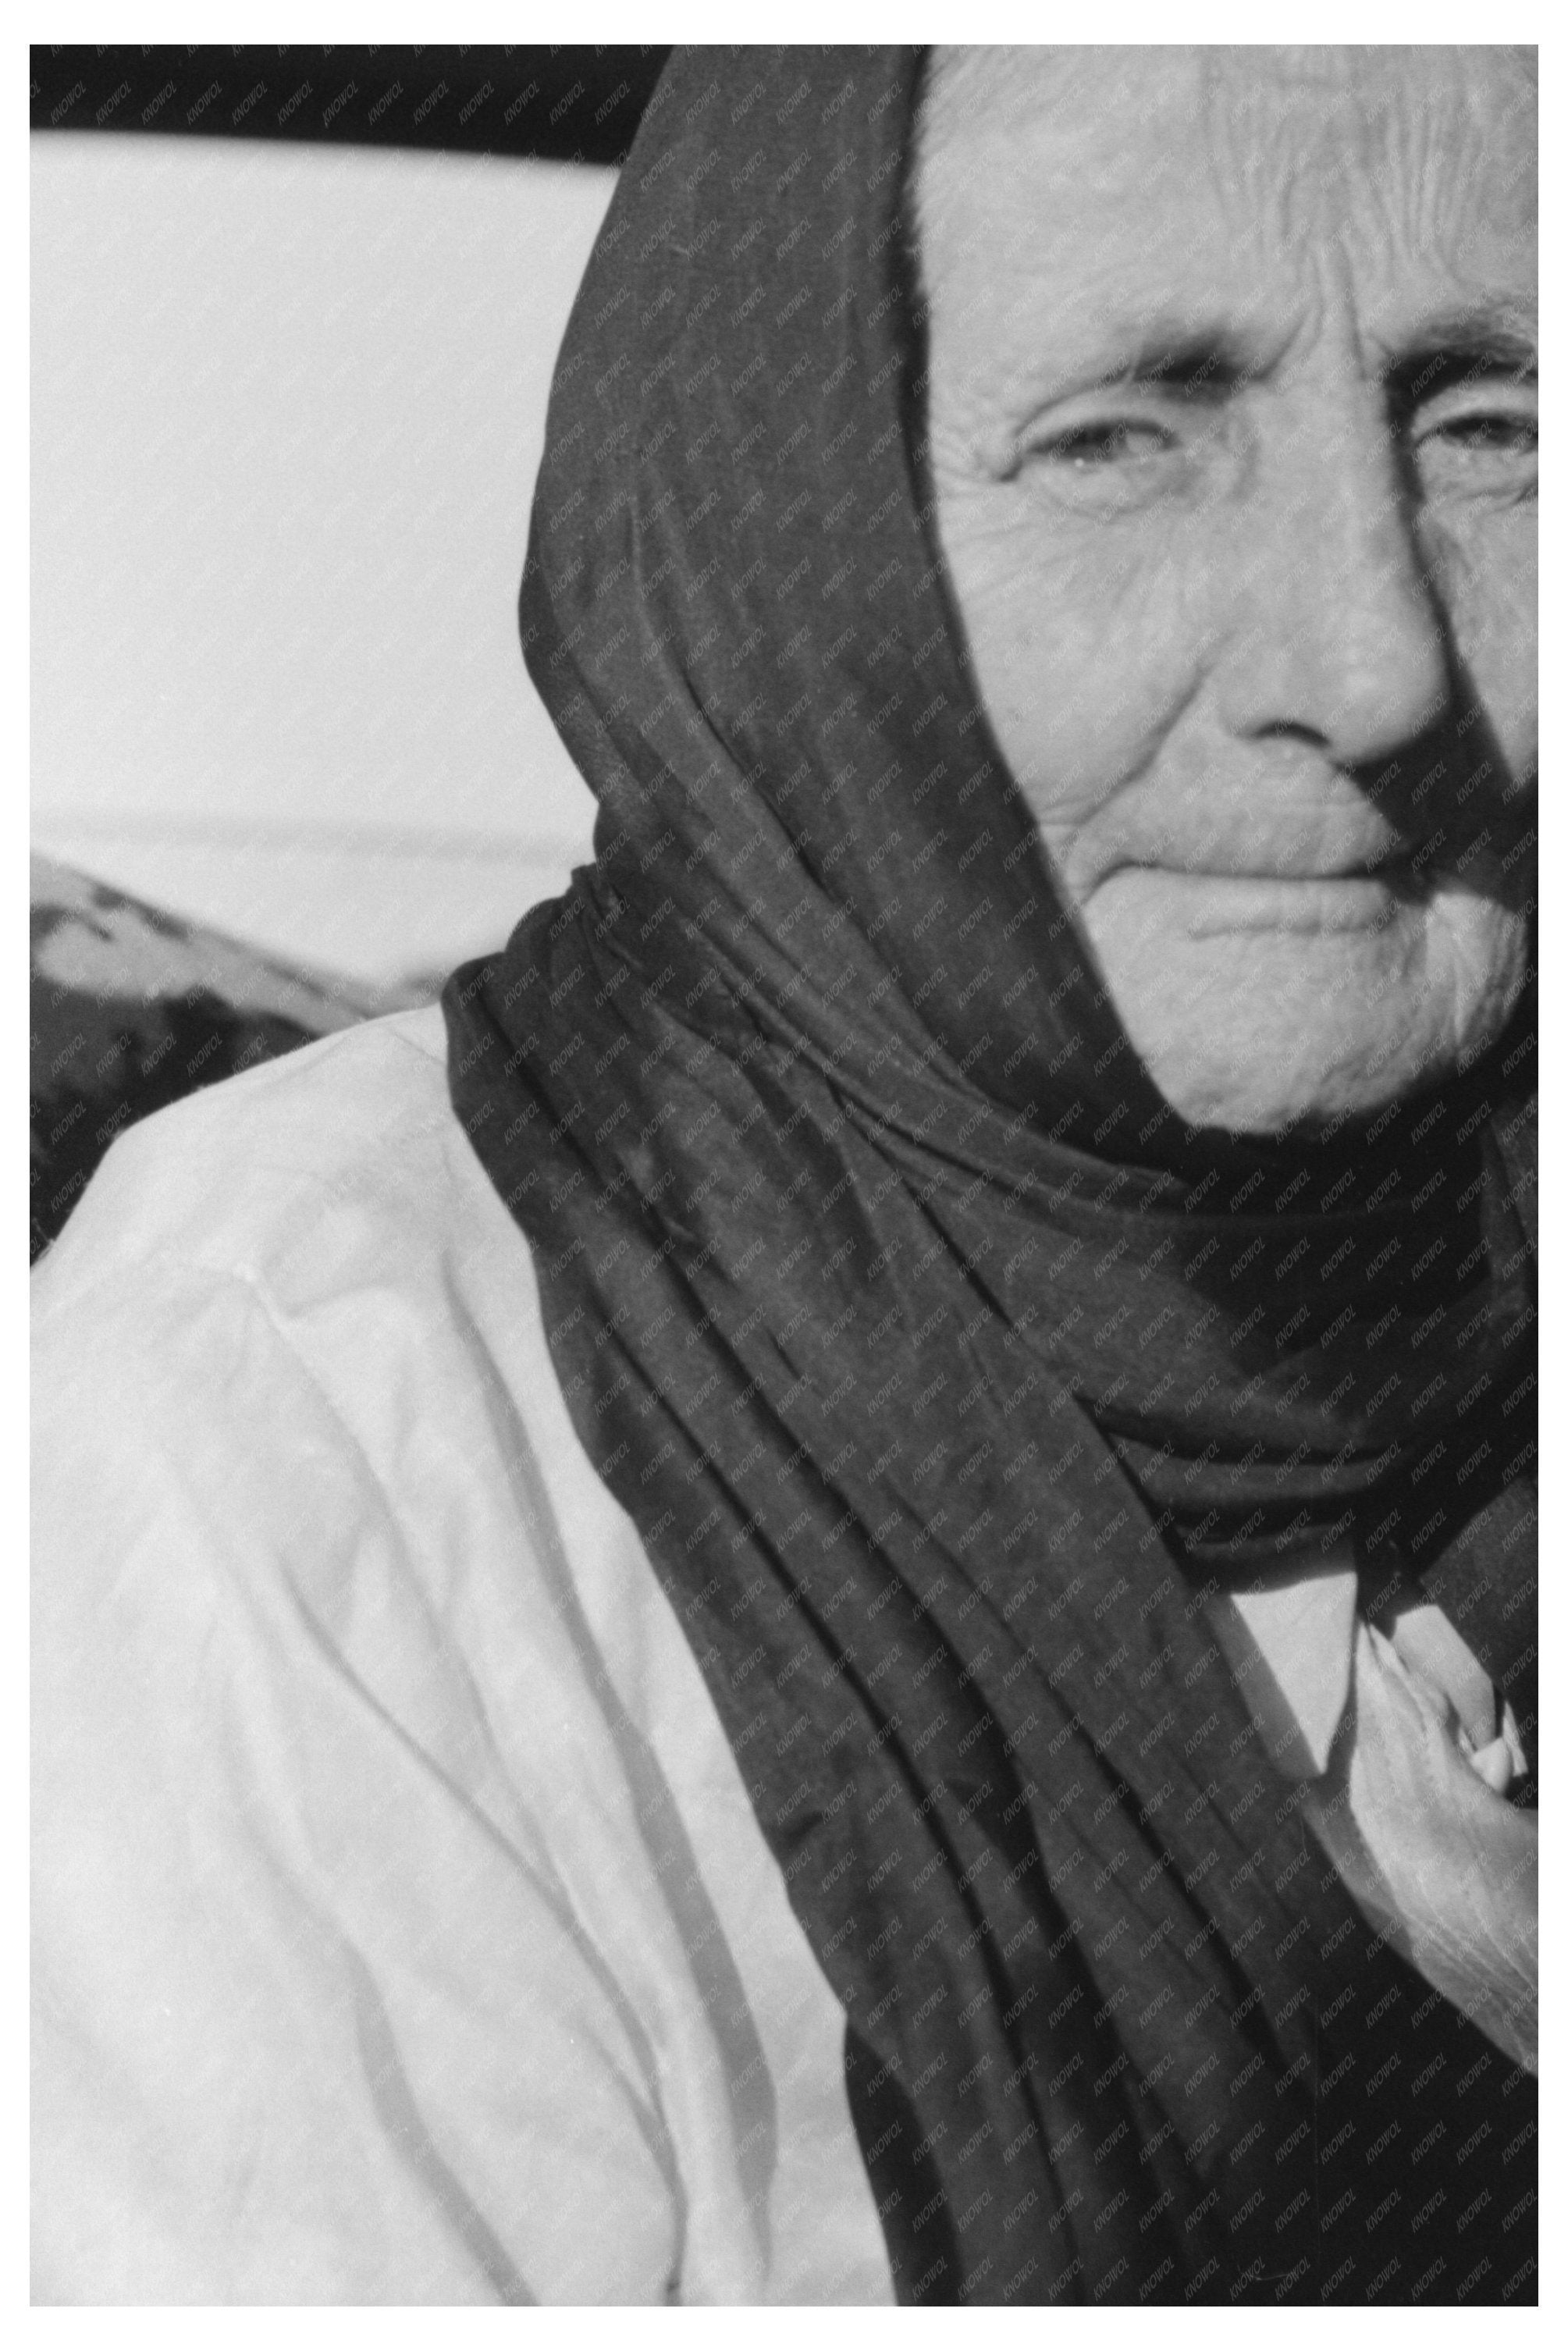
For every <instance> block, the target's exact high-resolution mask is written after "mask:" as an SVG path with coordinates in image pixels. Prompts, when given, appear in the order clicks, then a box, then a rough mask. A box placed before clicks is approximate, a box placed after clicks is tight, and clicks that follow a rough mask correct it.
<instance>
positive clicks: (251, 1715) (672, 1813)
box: [34, 1011, 892, 2303]
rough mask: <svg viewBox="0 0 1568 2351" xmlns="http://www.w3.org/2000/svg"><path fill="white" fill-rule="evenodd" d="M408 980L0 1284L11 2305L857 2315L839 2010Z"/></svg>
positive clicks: (112, 1165) (84, 1213)
mask: <svg viewBox="0 0 1568 2351" xmlns="http://www.w3.org/2000/svg"><path fill="white" fill-rule="evenodd" d="M444 1054H445V1045H444V1030H443V1026H442V1022H441V1018H440V1015H439V1012H437V1011H431V1012H425V1013H419V1014H414V1015H399V1016H396V1017H394V1018H393V1019H390V1020H382V1021H377V1022H373V1023H370V1024H367V1025H366V1026H365V1027H363V1028H361V1029H353V1030H350V1031H348V1032H346V1033H344V1034H342V1035H340V1036H337V1037H334V1038H330V1039H328V1040H325V1041H323V1042H322V1043H321V1044H319V1045H317V1046H314V1047H311V1048H308V1049H307V1050H304V1051H302V1052H299V1053H298V1054H296V1055H293V1056H290V1057H289V1058H287V1060H285V1061H279V1062H277V1063H275V1064H272V1065H270V1066H269V1067H267V1068H265V1069H262V1070H260V1071H255V1072H253V1073H251V1074H249V1075H247V1076H246V1077H244V1078H241V1079H237V1080H234V1081H229V1082H227V1083H225V1084H223V1085H220V1086H217V1087H214V1088H212V1089H210V1090H209V1091H208V1092H204V1093H201V1094H197V1095H195V1096H193V1097H191V1098H189V1099H188V1100H187V1101H185V1102H182V1103H181V1104H179V1105H177V1106H176V1107H175V1108H174V1109H173V1110H172V1111H169V1112H165V1113H161V1114H159V1115H158V1116H156V1117H154V1118H152V1119H151V1120H148V1121H147V1122H145V1123H143V1124H141V1125H140V1126H138V1127H136V1128H133V1129H132V1130H131V1132H130V1133H128V1134H126V1135H125V1136H123V1137H122V1138H121V1139H120V1142H118V1143H117V1144H116V1145H115V1146H114V1148H113V1150H112V1151H111V1152H110V1155H109V1157H108V1159H107V1160H106V1162H105V1163H104V1165H103V1167H102V1168H101V1170H100V1171H99V1175H97V1176H96V1177H95V1179H94V1181H93V1182H92V1184H91V1185H90V1186H89V1188H88V1191H87V1193H86V1196H84V1198H83V1200H82V1202H81V1203H80V1205H79V1207H78V1210H77V1212H76V1215H75V1216H74V1217H73V1218H72V1220H71V1223H70V1225H69V1226H68V1228H67V1229H66V1231H65V1233H64V1235H63V1236H62V1237H61V1238H60V1240H59V1241H58V1242H57V1244H56V1246H55V1248H54V1249H52V1250H51V1251H50V1252H49V1254H48V1255H47V1257H46V1259H44V1260H43V1262H42V1264H41V1266H40V1268H39V1269H38V1272H37V1276H36V1277H35V1284H36V1287H35V1310H36V1311H35V1332H36V1339H37V1364H36V1371H35V1407H36V1408H35V1529H36V1549H35V1555H36V1561H37V1568H36V1587H35V1604H34V1606H35V1655H36V1673H35V1700H34V1719H35V1853H36V1872H35V1877H36V1882H35V1902H34V1918H35V1935H36V1960H35V1985H36V1991H37V2022H36V2034H37V2068H36V2087H35V2198H36V2207H37V2231H36V2262H37V2272H36V2276H35V2286H34V2292H35V2298H37V2299H39V2300H43V2301H73V2302H88V2303H116V2302H160V2303H161V2302H171V2303H188V2302H216V2303H225V2302H227V2303H234V2302H253V2303H319V2302H338V2303H463V2302H484V2301H491V2302H494V2301H502V2302H522V2301H528V2300H534V2299H538V2300H550V2301H564V2302H604V2301H612V2302H613V2301H623V2302H633V2301H648V2300H660V2299H679V2300H685V2301H698V2302H748V2301H780V2302H790V2301H810V2302H825V2303H838V2302H857V2301H860V2302H864V2301H873V2302H885V2301H890V2300H891V2299H892V2285H891V2280H890V2276H889V2273H888V2266H887V2260H886V2254H885V2251H884V2247H883V2238H882V2232H881V2229H880V2226H879V2224H878V2220H877V2216H876V2211H875V2207H874V2204H873V2199H872V2195H871V2190H870V2188H869V2185H868V2183H867V2180H866V2178H865V2174H864V2169H863V2167H862V2162H861V2159H860V2156H859V2152H858V2149H857V2147H856V2145H855V2140H854V2135H853V2131H852V2126H851V2122H850V2118H849V2114H848V2107H847V2100H846V2097H845V2093H844V2086H843V2075H842V2032H843V2018H842V2013H841V2009H840V2007H839V2005H838V2003H837V2001H836V2000H835V1999H834V1997H833V1995H832V1994H831V1991H830V1989H829V1987H828V1985H827V1983H826V1981H825V1980H824V1979H823V1977H822V1975H821V1970H820V1969H819V1968H818V1966H817V1963H816V1960H815V1959H814V1957H813V1955H812V1953H811V1951H810V1946H809V1944H808V1942H807V1940H806V1938H805V1937H804V1935H803V1933H802V1932H801V1930H800V1927H799V1925H798V1923H797V1922H796V1920H795V1918H794V1916H793V1913H792V1912H791V1910H790V1908H789V1901H788V1897H787V1894H786V1891H785V1887H784V1884H783V1880H782V1877H781V1875H780V1873H779V1869H778V1866H777V1865H776V1864H775V1863H774V1861H773V1859H772V1857H771V1855H769V1853H768V1849H767V1846H766V1844H765V1843H764V1841H763V1839H762V1837H761V1834H760V1833H759V1831H758V1827H757V1824H756V1821H755V1818H754V1816H753V1814H752V1812H751V1808H750V1804H749V1802H748V1800H747V1796H746V1793H745V1790H744V1787H743V1785H742V1782H741V1780H740V1777H739V1773H738V1771H737V1767H736V1764H735V1761H734V1758H733V1756H732V1754H731V1752H730V1750H729V1747H728V1744H727V1740H726V1739H725V1737H724V1734H723V1731H722V1729H721V1727H720V1725H719V1722H718V1719H717V1717H716V1713H715V1711H714V1708H713V1706H712V1702H711V1700H710V1699H709V1698H708V1695H707V1692H706V1687H705V1685H704V1683H703V1680H702V1677H701V1675H700V1672H699V1671H698V1668H697V1667H696V1665H695V1659H694V1658H693V1656H692V1653H691V1650H690V1647H689V1646H688V1644H687V1642H686V1639H685V1635H684V1634H683V1632H682V1630H681V1627H680V1625H679V1622H678V1620H677V1618H676V1616H675V1614H674V1611H673V1609H672V1608H671V1607H670V1605H669V1604H668V1602H667V1601H666V1600H665V1598H664V1593H663V1592H662V1590H661V1588H660V1586H659V1585H658V1583H657V1582H656V1580H655V1578H654V1576H653V1572H652V1570H651V1568H650V1566H649V1564H648V1562H647V1559H646V1555H645V1553H644V1552H643V1549H642V1546H641V1543H640V1541H638V1538H637V1536H636V1533H635V1531H634V1529H633V1528H632V1524H631V1521H630V1520H628V1519H627V1518H626V1516H625V1514H624V1513H623V1512H622V1510H621V1509H620V1508H619V1506H618V1505H617V1504H616V1503H615V1501H614V1500H613V1499H612V1496H611V1495H610V1494H609V1492H608V1490H607V1489H605V1487H604V1486H603V1485H602V1483H601V1480H600V1479H599V1478H598V1476H597V1474H596V1473H595V1471H594V1470H593V1468H592V1467H591V1464H590V1462H589V1460H588V1458H587V1457H586V1455H585V1454H584V1452H583V1450H582V1448H581V1446H580V1443H579V1441H578V1438H577V1436H576V1433H575V1430H574V1429H573V1427H572V1425H571V1422H570V1416H569V1415H568V1413H567V1410H566V1406H565V1404H564V1401H563V1399H562V1396H561V1394H560V1389H559V1383H558V1381H557V1379H556V1376H555V1373H554V1369H553V1365H552V1364H551V1360H550V1356H549V1347H548V1343H547V1341H546V1337H545V1332H544V1330H543V1327H542V1323H541V1320H540V1311H539V1301H538V1288H537V1284H536V1281H535V1277H534V1271H533V1267H532V1264H531V1261H530V1258H529V1254H528V1249H527V1248H526V1246H525V1244H524V1243H523V1240H522V1238H521V1236H520V1235H519V1233H518V1232H517V1228H516V1226H515V1225H514V1224H513V1222H512V1220H511V1218H510V1217H509V1216H508V1215H507V1211H506V1209H505V1207H504V1206H503V1205H502V1203H501V1202H500V1201H499V1199H498V1198H497V1196H496V1195H495V1193H494V1191H493V1189H492V1187H491V1186H490V1184H489V1182H488V1180H487V1179H486V1176H485V1175H484V1173H483V1171H482V1169H481V1168H480V1167H479V1165H478V1163H477V1161H476V1158H475V1156H474V1154H473V1152H472V1150H471V1147H470V1145H469V1144H468V1142H467V1139H466V1137H465V1134H463V1132H462V1130H461V1128H460V1126H459V1125H458V1123H457V1122H456V1120H455V1117H454V1115H453V1113H452V1111H451V1109H450V1106H449V1104H448V1101H447V1094H446V1082H445V1066H444Z"/></svg>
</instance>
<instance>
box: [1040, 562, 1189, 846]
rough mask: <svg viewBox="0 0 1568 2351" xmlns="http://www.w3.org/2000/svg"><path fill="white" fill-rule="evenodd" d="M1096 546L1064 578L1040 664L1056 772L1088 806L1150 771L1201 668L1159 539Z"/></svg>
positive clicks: (1183, 595)
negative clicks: (1046, 653) (1045, 682)
mask: <svg viewBox="0 0 1568 2351" xmlns="http://www.w3.org/2000/svg"><path fill="white" fill-rule="evenodd" d="M1103 537H1104V541H1105V544H1104V545H1103V547H1101V548H1099V549H1094V548H1090V549H1084V550H1081V551H1080V552H1079V553H1078V554H1077V556H1076V558H1075V559H1074V560H1072V561H1071V563H1070V564H1068V565H1065V566H1064V567H1063V569H1062V572H1061V577H1060V580H1059V582H1058V583H1057V585H1058V591H1059V592H1058V594H1057V596H1056V598H1055V627H1054V630H1053V632H1052V643H1051V651H1050V656H1049V659H1048V661H1047V662H1046V663H1045V664H1043V668H1044V669H1045V671H1046V672H1047V673H1048V692H1049V699H1050V702H1051V709H1052V715H1053V727H1054V737H1055V762H1056V766H1057V769H1058V772H1059V773H1060V775H1061V778H1062V779H1063V781H1064V782H1067V783H1071V787H1072V789H1073V790H1074V793H1075V796H1078V797H1081V798H1082V800H1083V801H1084V803H1085V805H1086V806H1088V807H1097V806H1099V805H1100V803H1101V802H1102V801H1103V799H1106V798H1107V797H1108V796H1109V795H1110V794H1111V793H1113V791H1115V790H1116V789H1118V788H1119V787H1120V786H1122V785H1123V784H1124V783H1126V782H1127V781H1128V780H1129V778H1132V777H1134V776H1137V775H1140V774H1142V773H1143V772H1144V770H1145V768H1148V767H1149V765H1150V764H1151V762H1152V761H1153V760H1154V758H1155V756H1156V754H1157V753H1158V750H1159V747H1160V746H1161V744H1162V743H1163V742H1164V740H1165V738H1166V735H1167V734H1168V733H1169V732H1170V730H1171V728H1172V726H1174V725H1175V724H1176V720H1177V719H1178V718H1179V716H1180V715H1181V713H1182V711H1183V710H1184V709H1185V708H1186V705H1187V704H1188V702H1189V701H1190V700H1191V697H1192V695H1193V693H1194V691H1195V689H1196V687H1197V684H1198V681H1199V679H1200V677H1201V675H1202V671H1203V666H1204V627H1203V617H1202V612H1201V611H1200V610H1199V609H1196V608H1195V606H1194V603H1193V601H1192V599H1191V597H1190V596H1189V594H1188V592H1187V583H1186V580H1185V579H1184V575H1183V568H1182V565H1181V563H1180V561H1179V560H1178V559H1172V556H1171V551H1170V549H1169V548H1168V547H1167V546H1166V545H1164V544H1162V543H1161V541H1162V540H1163V538H1164V537H1165V534H1163V533H1160V534H1154V533H1146V532H1145V533H1141V534H1139V535H1138V541H1139V543H1138V544H1137V545H1134V543H1133V537H1134V535H1133V534H1132V533H1130V532H1128V531H1125V530H1122V531H1117V532H1112V531H1110V530H1106V531H1105V532H1104V533H1103ZM1151 542H1152V543H1151Z"/></svg>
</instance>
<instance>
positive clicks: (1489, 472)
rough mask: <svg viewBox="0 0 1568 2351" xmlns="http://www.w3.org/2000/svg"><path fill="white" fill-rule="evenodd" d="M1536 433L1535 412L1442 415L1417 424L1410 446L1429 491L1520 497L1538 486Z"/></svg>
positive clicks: (1500, 408) (1504, 410)
mask: <svg viewBox="0 0 1568 2351" xmlns="http://www.w3.org/2000/svg"><path fill="white" fill-rule="evenodd" d="M1537 441H1538V427H1537V423H1536V415H1535V410H1534V408H1533V406H1531V407H1528V408H1526V407H1524V406H1522V405H1521V406H1519V407H1511V406H1508V407H1505V406H1501V405H1499V406H1496V407H1486V408H1479V407H1478V408H1468V409H1467V408H1459V409H1450V410H1448V411H1446V412H1445V411H1441V410H1440V411H1439V412H1438V413H1436V414H1435V415H1432V416H1430V417H1427V418H1417V419H1416V423H1415V427H1414V429H1413V431H1412V434H1411V444H1412V447H1413V450H1414V453H1415V457H1416V465H1417V466H1418V468H1419V470H1420V474H1421V477H1422V480H1423V482H1424V483H1425V484H1426V485H1427V489H1428V491H1442V490H1449V491H1454V492H1458V493H1463V492H1465V491H1476V492H1486V491H1492V490H1495V491H1501V492H1507V493H1510V494H1515V495H1517V494H1519V493H1521V492H1527V491H1528V490H1530V489H1531V487H1532V486H1533V485H1534V480H1535V464H1536V452H1537Z"/></svg>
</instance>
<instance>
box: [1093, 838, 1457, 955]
mask: <svg viewBox="0 0 1568 2351" xmlns="http://www.w3.org/2000/svg"><path fill="white" fill-rule="evenodd" d="M1116 883H1120V884H1121V885H1122V886H1123V887H1124V888H1126V887H1127V886H1128V885H1131V886H1132V887H1134V889H1137V890H1138V891H1139V892H1140V894H1142V893H1145V892H1146V893H1149V894H1150V895H1151V896H1156V895H1157V896H1158V897H1160V898H1162V899H1164V900H1165V902H1166V904H1165V907H1164V909H1163V913H1164V915H1165V919H1166V920H1167V921H1168V920H1169V919H1170V917H1171V916H1172V915H1173V914H1174V915H1175V916H1176V920H1177V922H1178V923H1179V925H1180V927H1181V928H1182V930H1183V931H1185V932H1186V935H1187V936H1188V937H1189V938H1194V939H1203V938H1218V937H1223V936H1226V935H1231V934H1234V933H1236V932H1238V931H1255V932H1280V931H1296V932H1301V933H1303V934H1306V935H1323V934H1326V933H1338V932H1366V931H1380V930H1385V929H1386V928H1387V927H1388V925H1390V924H1392V923H1394V922H1396V920H1397V919H1398V917H1399V914H1400V913H1401V912H1402V911H1403V910H1406V909H1407V908H1408V907H1409V906H1410V905H1411V904H1412V903H1414V902H1416V901H1419V900H1424V899H1425V898H1426V896H1427V889H1426V886H1425V885H1424V883H1423V882H1422V879H1421V876H1420V875H1419V874H1418V873H1417V872H1416V869H1415V867H1414V866H1413V865H1412V864H1411V863H1410V862H1409V861H1408V859H1406V858H1401V859H1398V860H1390V861H1388V862H1385V863H1382V864H1379V865H1378V866H1377V867H1376V868H1375V870H1373V871H1371V872H1368V871H1367V869H1366V868H1365V867H1364V866H1361V867H1358V868H1356V869H1355V870H1354V871H1353V872H1344V873H1300V874H1297V873H1289V874H1286V873H1202V872H1199V873H1195V872H1186V871H1181V870H1178V869H1176V868H1174V867H1148V866H1144V867H1140V868H1137V869H1134V870H1132V871H1129V870H1127V869H1124V870H1123V871H1122V872H1120V873H1118V874H1116V875H1115V876H1113V877H1112V886H1114V884H1116ZM1173 902H1174V903H1173ZM1151 911H1152V909H1151Z"/></svg>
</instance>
